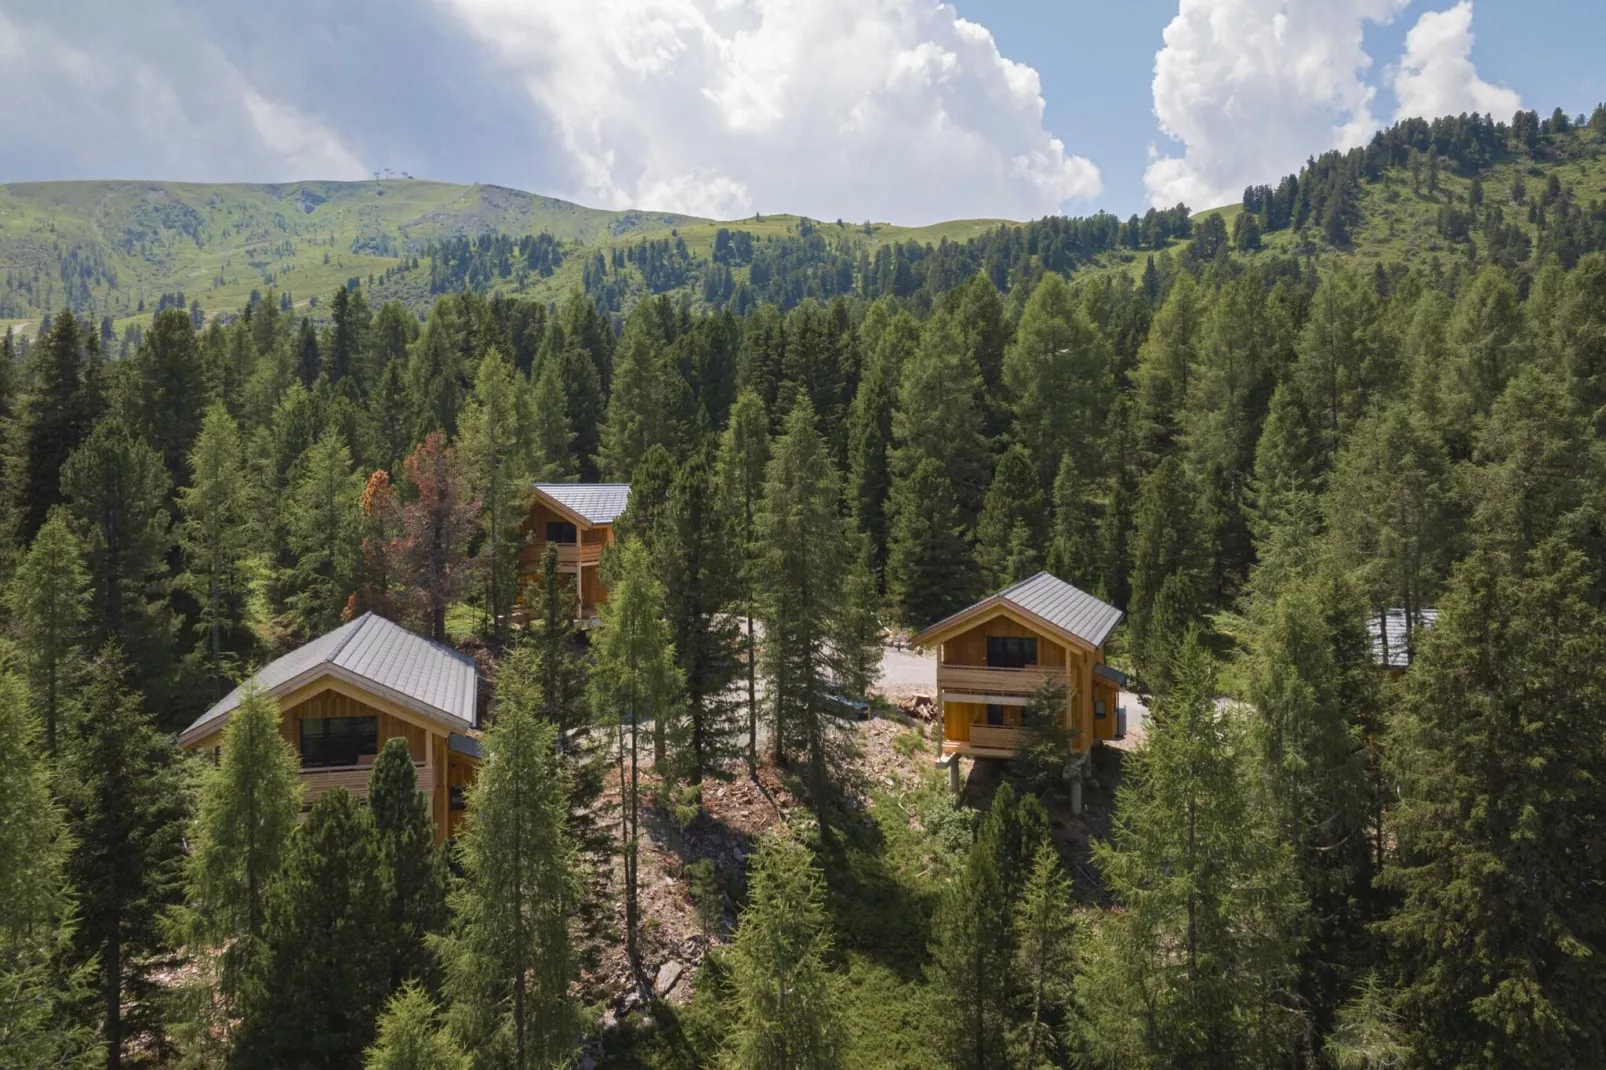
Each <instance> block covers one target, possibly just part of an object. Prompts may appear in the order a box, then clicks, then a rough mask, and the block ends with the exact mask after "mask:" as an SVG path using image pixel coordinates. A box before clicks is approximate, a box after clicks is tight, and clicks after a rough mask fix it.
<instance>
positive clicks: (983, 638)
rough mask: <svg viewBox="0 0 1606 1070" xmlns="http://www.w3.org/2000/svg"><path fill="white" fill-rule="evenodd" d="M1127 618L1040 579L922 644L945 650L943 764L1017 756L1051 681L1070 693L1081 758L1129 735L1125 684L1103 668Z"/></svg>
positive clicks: (940, 660)
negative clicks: (1025, 716)
mask: <svg viewBox="0 0 1606 1070" xmlns="http://www.w3.org/2000/svg"><path fill="white" fill-rule="evenodd" d="M1122 617H1123V614H1122V613H1121V611H1120V610H1119V609H1116V608H1115V607H1114V606H1112V605H1109V604H1107V603H1105V602H1102V601H1100V600H1099V599H1097V598H1095V597H1093V596H1092V595H1090V594H1088V593H1087V592H1086V591H1081V590H1078V589H1077V588H1075V587H1073V586H1071V585H1070V584H1068V583H1066V582H1065V581H1064V580H1061V579H1058V578H1057V577H1054V576H1051V575H1049V574H1048V573H1047V572H1039V573H1038V574H1037V575H1035V576H1033V577H1032V578H1031V579H1028V580H1022V581H1021V582H1020V583H1017V584H1015V585H1014V586H1012V587H1008V588H1006V589H1004V590H1002V591H999V592H998V593H997V594H995V595H993V596H992V597H991V598H985V599H983V600H982V601H980V602H977V603H976V604H975V605H973V606H970V607H969V608H967V609H963V610H961V611H959V612H958V613H955V614H954V615H953V616H951V617H948V618H947V619H946V620H942V621H938V622H937V623H936V624H933V625H932V626H931V627H929V628H927V629H926V630H925V631H923V632H921V633H920V634H919V635H917V636H915V637H914V639H913V642H914V644H915V645H916V646H923V647H934V648H936V651H937V702H938V705H939V706H940V707H941V709H942V753H943V756H944V757H945V758H946V757H951V756H954V755H970V756H972V757H980V758H1010V757H1013V756H1014V754H1015V752H1016V750H1017V749H1018V747H1019V745H1020V733H1021V713H1022V711H1023V710H1024V708H1025V707H1026V705H1027V704H1028V703H1029V702H1031V699H1032V695H1033V694H1034V693H1035V692H1036V691H1037V690H1038V689H1039V688H1040V687H1042V685H1043V684H1044V683H1052V684H1057V685H1059V686H1061V687H1063V688H1064V689H1065V711H1064V715H1063V721H1062V722H1061V723H1062V726H1063V727H1064V728H1065V729H1067V730H1068V731H1069V732H1070V735H1071V741H1072V747H1073V748H1074V750H1075V751H1076V752H1078V753H1081V754H1085V753H1087V751H1088V750H1090V749H1091V748H1092V746H1093V743H1094V741H1096V740H1103V739H1115V738H1118V737H1119V736H1120V735H1122V734H1123V729H1124V726H1122V725H1119V724H1118V709H1119V705H1118V700H1119V697H1120V691H1121V687H1122V685H1124V684H1125V682H1126V678H1125V677H1124V676H1123V675H1122V674H1121V673H1120V672H1118V671H1117V670H1115V669H1113V668H1111V667H1110V666H1108V665H1106V664H1104V644H1105V643H1106V642H1107V641H1108V640H1109V638H1110V635H1111V634H1112V633H1113V632H1114V631H1115V629H1116V626H1117V625H1119V624H1120V623H1121V620H1122ZM1068 757H1069V756H1068Z"/></svg>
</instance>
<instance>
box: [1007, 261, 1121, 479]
mask: <svg viewBox="0 0 1606 1070" xmlns="http://www.w3.org/2000/svg"><path fill="white" fill-rule="evenodd" d="M1110 364H1111V356H1110V353H1109V346H1108V345H1107V343H1106V342H1105V340H1104V338H1103V337H1102V335H1101V334H1100V332H1099V330H1098V327H1097V326H1095V325H1094V323H1093V322H1092V320H1090V319H1089V318H1088V315H1087V312H1086V310H1085V309H1084V308H1082V307H1081V305H1080V304H1079V303H1078V302H1077V300H1076V298H1075V295H1074V294H1073V293H1072V291H1071V287H1070V284H1069V283H1067V282H1066V281H1065V280H1064V279H1063V278H1062V277H1060V276H1059V275H1057V274H1054V273H1050V274H1047V275H1045V276H1043V280H1042V281H1041V282H1040V283H1038V285H1037V286H1036V287H1035V288H1034V289H1033V290H1032V295H1031V297H1030V298H1028V299H1027V301H1026V309H1025V311H1024V312H1023V313H1022V314H1021V320H1020V327H1019V328H1018V329H1017V331H1016V333H1015V340H1014V341H1013V342H1012V343H1011V344H1010V346H1009V349H1008V350H1007V351H1006V352H1005V355H1004V382H1005V383H1006V384H1007V385H1008V387H1009V392H1010V396H1011V397H1012V398H1013V401H1014V409H1015V441H1016V442H1017V443H1019V444H1020V445H1022V446H1024V447H1025V448H1026V450H1027V451H1028V454H1029V456H1030V457H1031V458H1033V459H1034V460H1035V463H1036V468H1035V469H1034V474H1035V477H1036V479H1035V481H1036V483H1037V487H1038V494H1039V495H1041V493H1042V492H1043V491H1044V490H1046V489H1047V488H1048V485H1049V483H1050V481H1052V480H1053V478H1054V474H1055V468H1056V467H1057V466H1058V464H1059V461H1060V458H1062V457H1064V456H1066V455H1067V454H1068V455H1070V456H1071V457H1073V458H1076V459H1077V460H1078V462H1079V464H1080V466H1081V470H1082V471H1083V472H1084V473H1087V474H1091V473H1093V472H1095V471H1096V470H1097V467H1096V458H1097V455H1098V449H1097V445H1098V443H1097V436H1098V433H1099V431H1100V430H1101V429H1102V428H1103V427H1104V423H1105V419H1106V417H1107V415H1108V411H1109V405H1110V401H1111V399H1112V396H1113V394H1114V390H1115V382H1114V376H1113V375H1112V374H1111V372H1110Z"/></svg>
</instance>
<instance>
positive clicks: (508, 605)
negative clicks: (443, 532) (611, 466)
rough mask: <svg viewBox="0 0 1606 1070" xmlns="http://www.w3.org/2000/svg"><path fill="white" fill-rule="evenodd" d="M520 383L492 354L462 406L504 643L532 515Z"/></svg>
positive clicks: (496, 626) (491, 600) (497, 634)
mask: <svg viewBox="0 0 1606 1070" xmlns="http://www.w3.org/2000/svg"><path fill="white" fill-rule="evenodd" d="M519 388H520V380H519V378H518V373H517V372H515V371H514V370H513V365H511V364H509V363H508V362H507V360H506V358H504V357H503V356H502V354H501V353H500V352H498V351H497V350H495V349H493V350H491V351H490V352H489V353H487V354H486V355H485V359H484V360H483V361H482V362H481V363H480V367H479V373H478V374H477V375H476V376H475V378H474V393H473V396H472V397H470V398H469V401H468V404H467V405H465V406H464V407H463V413H462V416H461V418H460V420H461V426H462V429H463V437H462V440H461V450H462V456H463V467H464V469H465V471H466V474H467V479H466V481H465V482H466V483H467V484H468V490H469V493H470V494H472V495H473V496H474V498H475V499H476V500H478V502H479V503H480V512H479V526H480V532H481V535H480V549H479V553H478V555H477V557H476V559H475V560H476V563H477V566H478V567H477V571H478V572H479V575H480V579H481V581H482V583H483V585H484V592H485V593H484V610H485V614H486V616H487V618H488V620H489V623H490V633H491V636H492V637H493V638H494V639H495V640H496V641H497V642H498V643H502V642H505V641H506V639H507V633H508V628H509V627H510V626H511V625H512V617H513V603H514V601H515V600H516V599H517V598H518V594H519V546H520V544H521V543H522V541H523V540H522V539H521V537H520V534H519V525H520V524H521V523H523V521H524V520H525V519H526V517H528V515H529V508H528V505H527V501H526V499H527V495H528V493H529V491H528V489H527V488H528V484H529V478H528V465H529V458H528V456H527V451H526V449H525V448H524V445H523V443H521V442H520V435H519V424H520V422H521V421H520V415H519V410H520V408H522V407H523V406H522V405H521V404H520V398H519Z"/></svg>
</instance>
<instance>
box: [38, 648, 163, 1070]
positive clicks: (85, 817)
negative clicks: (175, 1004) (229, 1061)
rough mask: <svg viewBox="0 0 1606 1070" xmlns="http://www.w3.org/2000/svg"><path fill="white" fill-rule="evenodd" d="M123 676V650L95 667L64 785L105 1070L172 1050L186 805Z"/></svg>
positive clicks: (66, 758) (83, 956)
mask: <svg viewBox="0 0 1606 1070" xmlns="http://www.w3.org/2000/svg"><path fill="white" fill-rule="evenodd" d="M127 676H128V665H127V662H126V661H125V660H124V658H123V655H122V652H121V651H120V650H119V649H118V648H117V646H116V645H115V644H111V645H108V646H107V647H106V648H104V649H103V650H102V652H101V653H100V655H99V656H97V657H96V658H95V660H94V661H93V662H92V663H91V664H90V665H89V667H88V670H87V672H86V675H85V679H84V681H83V684H82V686H81V687H80V688H79V689H78V694H77V697H76V699H77V700H76V703H75V706H76V708H75V709H74V711H73V723H72V731H71V732H70V733H69V735H68V737H67V742H66V745H65V746H64V747H63V750H62V759H61V765H60V768H59V770H58V787H57V792H58V794H59V796H60V798H61V799H62V803H63V806H64V808H65V810H66V816H67V827H68V831H69V832H70V834H71V836H72V841H73V846H72V851H71V853H70V854H69V855H68V858H67V874H68V876H69V878H70V879H71V881H72V885H73V888H74V889H75V891H76V893H77V900H78V912H79V923H78V927H77V930H76V931H75V932H74V934H73V950H74V959H75V961H77V962H80V963H91V962H92V963H93V965H92V966H91V971H92V975H93V978H94V986H95V989H96V991H97V995H98V998H99V1004H100V1007H99V1013H98V1014H97V1015H96V1020H97V1021H98V1023H99V1032H100V1036H101V1038H102V1042H103V1043H104V1044H105V1056H106V1057H105V1065H106V1066H107V1067H108V1068H109V1070H117V1068H118V1067H120V1066H121V1065H122V1063H123V1058H124V1055H125V1049H126V1048H128V1047H129V1046H132V1045H135V1044H150V1045H155V1046H156V1047H157V1048H158V1049H160V1048H161V1047H162V1046H163V1045H164V1043H165V1040H164V1037H163V1028H162V1001H161V999H160V998H158V984H157V981H156V977H155V974H156V973H157V971H158V970H160V969H162V968H164V967H166V966H169V965H171V958H172V949H171V947H170V946H169V945H168V943H167V940H166V939H165V934H164V932H163V926H162V924H161V920H162V917H163V915H164V914H165V912H166V911H167V910H168V909H169V908H170V907H172V906H174V905H176V903H177V902H178V900H179V897H180V895H181V888H182V880H181V878H182V874H183V866H184V841H183V827H184V819H185V817H186V816H187V814H186V811H187V803H188V797H187V793H186V792H185V790H184V783H183V778H182V776H181V775H180V769H179V756H178V750H177V748H176V747H175V746H174V745H173V742H172V739H171V738H170V737H167V736H164V735H162V734H161V733H159V732H158V731H157V730H156V726H155V724H154V723H153V722H152V718H151V715H150V714H148V713H146V712H145V711H144V709H143V708H142V707H143V704H144V703H143V699H141V697H140V695H139V694H138V693H137V692H134V691H130V690H128V688H127V687H126V685H125V682H124V681H125V679H126V678H127Z"/></svg>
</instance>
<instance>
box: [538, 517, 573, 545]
mask: <svg viewBox="0 0 1606 1070" xmlns="http://www.w3.org/2000/svg"><path fill="white" fill-rule="evenodd" d="M546 541H547V542H564V543H575V542H579V541H580V537H579V535H578V534H577V533H576V532H575V529H574V525H573V524H570V523H567V522H565V521H562V520H548V521H547V522H546Z"/></svg>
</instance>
